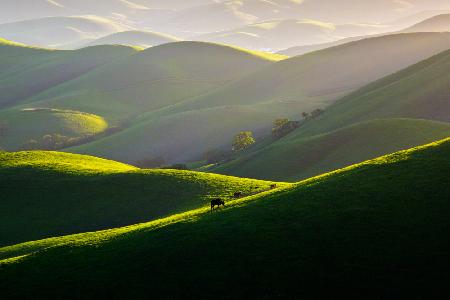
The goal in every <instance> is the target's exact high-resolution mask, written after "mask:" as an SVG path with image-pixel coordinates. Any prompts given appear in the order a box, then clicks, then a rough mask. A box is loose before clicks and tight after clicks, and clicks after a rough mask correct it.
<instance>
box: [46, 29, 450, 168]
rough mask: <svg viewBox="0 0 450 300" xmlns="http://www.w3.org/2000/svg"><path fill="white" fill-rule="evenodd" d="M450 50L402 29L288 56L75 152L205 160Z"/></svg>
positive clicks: (429, 36)
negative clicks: (237, 139)
mask: <svg viewBox="0 0 450 300" xmlns="http://www.w3.org/2000/svg"><path fill="white" fill-rule="evenodd" d="M448 48H450V34H441V33H419V34H400V35H392V36H385V37H378V38H372V39H367V40H363V41H357V42H353V43H349V44H346V45H341V46H339V47H334V48H330V49H326V50H323V51H318V52H315V53H311V54H308V55H304V56H299V57H294V58H290V59H286V60H283V61H280V62H277V63H275V64H271V65H268V66H267V67H264V68H261V69H259V70H257V71H255V72H253V73H251V74H250V75H248V76H245V77H244V78H242V79H240V80H236V81H232V82H230V83H228V84H226V85H224V86H220V87H218V88H217V89H216V90H212V91H210V92H208V93H205V94H204V95H200V96H198V97H192V98H190V99H189V98H184V99H183V100H184V101H178V103H177V104H176V105H173V106H169V107H165V108H163V109H160V110H157V111H153V112H152V113H150V114H144V115H141V116H140V118H139V119H138V120H137V122H136V123H135V124H133V126H131V127H130V128H128V129H127V130H125V131H123V132H121V133H119V134H116V135H114V136H111V137H109V138H107V139H104V140H101V141H98V142H96V143H93V144H88V145H85V146H84V147H82V148H77V149H71V151H72V150H73V151H76V152H80V153H89V154H94V155H96V156H102V157H110V158H113V159H115V160H120V161H126V162H130V163H133V162H135V161H138V160H141V159H142V158H143V157H146V158H154V157H159V156H166V159H167V160H168V161H169V162H180V161H188V160H196V159H200V158H201V155H202V154H203V153H204V152H205V151H207V150H210V149H214V148H219V147H227V148H229V147H230V142H231V139H232V137H233V135H235V134H236V133H237V132H240V131H242V130H253V131H259V132H264V133H267V134H269V133H270V127H271V124H272V122H273V120H274V119H276V118H280V117H290V118H292V119H300V118H301V113H302V112H304V111H306V112H310V111H313V110H314V109H316V108H322V109H323V108H326V107H329V106H330V105H331V104H333V103H334V102H335V101H336V100H338V99H339V98H341V97H342V96H343V95H347V94H349V93H351V92H352V91H354V90H355V89H358V88H360V87H362V86H364V85H365V84H367V83H369V82H371V81H373V80H376V79H379V78H380V77H383V76H386V75H389V74H391V73H392V72H395V71H398V70H400V69H402V68H404V67H406V66H409V65H410V64H414V63H416V62H418V61H420V60H422V59H426V58H428V57H429V56H431V55H433V54H435V53H437V52H441V51H443V50H447V49H448ZM374 49H377V50H374ZM150 51H151V50H150ZM149 53H151V52H149ZM387 58H389V59H387ZM155 93H156V92H155ZM191 95H192V94H191ZM109 96H110V97H109V98H108V101H110V100H111V95H109ZM46 98H48V97H46ZM91 98H92V97H91ZM129 98H131V99H133V98H132V97H128V98H127V99H129ZM77 99H80V98H79V97H78V98H77ZM97 99H98V98H97ZM134 99H137V97H134ZM68 100H72V101H73V100H75V99H72V98H68ZM72 103H73V102H72ZM91 103H92V101H90V102H89V105H92V104H91ZM109 103H111V101H110V102H109ZM172 103H173V102H172ZM109 105H111V104H109ZM127 105H128V107H130V103H129V102H128V103H127ZM78 109H79V110H83V111H90V110H89V109H88V108H87V107H83V108H78ZM98 114H100V113H98ZM205 124H207V125H205ZM337 128H338V127H335V128H333V129H332V130H334V129H337ZM179 149H182V150H181V151H179ZM177 150H178V153H175V154H174V151H177Z"/></svg>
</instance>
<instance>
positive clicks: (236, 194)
mask: <svg viewBox="0 0 450 300" xmlns="http://www.w3.org/2000/svg"><path fill="white" fill-rule="evenodd" d="M242 196H244V194H243V193H242V192H236V193H234V198H242Z"/></svg>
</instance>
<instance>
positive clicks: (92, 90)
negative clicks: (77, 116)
mask: <svg viewBox="0 0 450 300" xmlns="http://www.w3.org/2000/svg"><path fill="white" fill-rule="evenodd" d="M280 57H282V56H280V55H271V54H265V53H259V52H251V51H246V50H243V49H240V48H233V47H228V46H222V45H216V44H210V43H201V42H177V43H169V44H165V45H160V46H157V47H153V48H150V49H147V50H145V51H142V52H140V53H138V54H136V55H133V56H131V57H129V58H128V59H125V60H119V61H118V62H117V63H114V64H108V65H106V66H104V67H102V68H98V69H96V70H93V71H92V72H90V73H89V74H86V76H83V77H80V78H78V79H77V80H72V81H70V82H67V83H65V84H62V85H60V86H58V87H56V88H54V89H50V90H48V91H46V92H44V93H41V94H39V95H37V96H36V97H33V98H31V99H30V102H34V105H37V106H39V107H55V108H64V109H73V110H80V111H86V112H90V113H94V114H98V115H101V116H103V117H105V118H106V119H107V120H109V121H124V120H128V119H130V118H132V117H136V116H138V115H140V114H142V113H144V112H149V111H152V110H156V109H160V108H163V107H166V106H170V105H173V104H175V103H178V102H181V101H185V100H187V99H189V98H192V97H195V96H199V95H201V94H204V93H206V92H208V91H210V90H213V89H216V88H217V87H219V86H221V85H224V84H225V83H227V82H228V81H230V80H233V79H238V78H240V77H242V76H244V75H246V74H248V73H250V72H252V71H255V70H257V69H259V68H262V67H264V66H267V65H269V64H271V63H273V62H274V60H278V59H280Z"/></svg>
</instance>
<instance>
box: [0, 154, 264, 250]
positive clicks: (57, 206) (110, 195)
mask: <svg viewBox="0 0 450 300" xmlns="http://www.w3.org/2000/svg"><path fill="white" fill-rule="evenodd" d="M0 180H1V187H0V189H1V193H2V199H3V200H2V201H1V203H0V207H1V209H0V241H1V242H0V245H2V246H4V245H7V244H13V243H18V242H24V241H28V240H36V239H41V238H45V237H50V236H56V235H64V234H70V233H78V232H85V231H93V230H100V229H106V228H113V227H118V226H125V225H131V224H135V223H140V222H147V221H150V220H154V219H157V218H161V217H164V216H167V215H170V214H174V213H178V212H184V211H186V210H190V209H195V208H198V207H202V206H206V205H208V204H209V200H210V199H211V198H212V197H219V196H220V197H224V198H225V199H227V198H229V197H231V196H232V195H233V193H234V192H236V191H242V192H243V193H246V194H250V193H257V192H261V191H264V190H267V189H269V185H270V183H268V182H262V181H257V180H249V179H240V178H234V177H227V176H220V175H209V174H204V173H196V172H188V171H175V170H141V169H137V168H135V167H132V166H128V165H124V164H120V163H116V162H113V161H108V160H103V159H99V158H94V157H88V156H80V155H73V154H64V153H58V152H18V153H0Z"/></svg>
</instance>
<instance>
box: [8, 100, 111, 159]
mask: <svg viewBox="0 0 450 300" xmlns="http://www.w3.org/2000/svg"><path fill="white" fill-rule="evenodd" d="M0 121H1V122H2V123H3V124H6V126H7V131H6V133H5V134H4V135H3V136H2V137H1V139H0V147H1V148H3V149H5V150H18V149H20V147H22V146H23V145H24V144H25V143H26V142H28V141H29V140H31V139H33V140H36V141H39V140H40V139H42V137H43V136H44V135H48V134H50V135H53V134H59V135H63V136H66V137H68V138H81V137H86V136H93V135H96V134H99V133H101V132H103V131H105V130H106V129H107V128H108V123H107V122H106V121H105V120H104V119H103V118H102V117H99V116H96V115H93V114H88V113H83V112H79V111H67V110H57V109H45V108H41V109H37V110H33V109H31V110H8V111H4V112H0Z"/></svg>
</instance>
